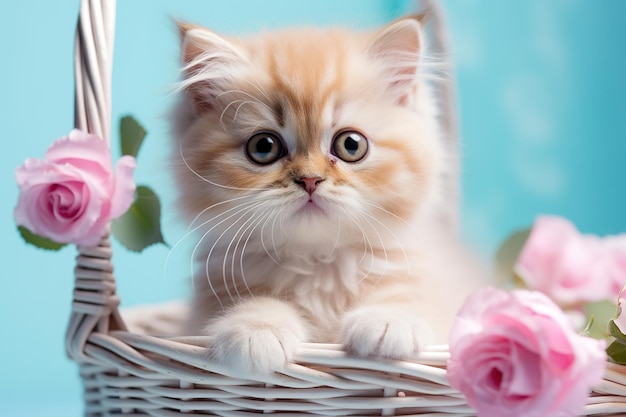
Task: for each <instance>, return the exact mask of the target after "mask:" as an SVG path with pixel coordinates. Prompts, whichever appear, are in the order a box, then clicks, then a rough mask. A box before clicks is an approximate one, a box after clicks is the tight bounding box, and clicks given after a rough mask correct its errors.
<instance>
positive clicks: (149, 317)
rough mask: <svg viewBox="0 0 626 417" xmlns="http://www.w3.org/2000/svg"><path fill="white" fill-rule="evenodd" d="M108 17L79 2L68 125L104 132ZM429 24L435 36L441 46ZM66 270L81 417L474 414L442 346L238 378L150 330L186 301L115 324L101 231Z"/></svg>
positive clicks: (329, 358) (166, 328) (623, 410)
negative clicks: (71, 270) (414, 354)
mask: <svg viewBox="0 0 626 417" xmlns="http://www.w3.org/2000/svg"><path fill="white" fill-rule="evenodd" d="M434 10H435V19H436V20H438V19H440V18H441V15H440V14H438V13H437V12H436V11H437V8H436V7H434ZM114 21H115V1H114V0H82V1H81V14H80V19H79V23H78V28H77V37H76V65H75V71H76V127H77V128H79V129H82V130H87V131H90V132H92V133H96V134H98V135H100V136H101V137H103V138H105V139H106V140H108V139H109V135H110V126H111V96H110V91H111V86H110V82H111V68H112V58H113V31H114ZM439 23H441V22H439ZM438 27H439V28H440V31H439V36H437V39H438V40H439V41H441V42H446V38H445V36H444V35H445V31H442V30H441V28H442V25H441V24H439V25H438ZM442 94H443V95H444V96H447V97H448V98H447V100H446V101H445V102H446V103H447V106H449V107H448V109H447V110H446V111H447V115H448V129H449V132H450V134H451V137H456V127H455V118H454V112H453V111H452V110H451V109H452V104H451V103H452V101H451V98H452V94H453V93H452V92H451V91H450V90H443V91H442ZM75 277H76V281H75V291H74V303H73V311H72V315H71V319H70V323H69V326H68V331H67V336H66V341H67V351H68V354H69V355H70V357H71V358H72V359H74V360H75V361H76V362H78V364H79V365H80V374H81V376H82V379H83V383H84V390H85V393H84V396H85V414H86V415H89V416H108V415H120V414H124V415H129V416H146V415H150V416H163V417H171V416H180V415H188V414H198V415H220V416H248V415H252V414H255V415H256V414H281V415H285V416H289V415H302V414H304V413H306V414H311V415H329V416H330V415H333V416H334V415H361V416H365V415H419V416H430V415H433V416H434V415H437V416H441V415H447V416H472V415H475V414H474V412H473V410H472V409H471V408H470V407H468V405H467V403H466V401H465V399H464V398H463V396H462V395H461V394H460V393H459V392H457V391H455V390H454V389H452V388H450V387H449V386H448V383H447V380H446V370H445V366H446V361H447V358H448V352H447V348H446V347H445V346H442V347H431V348H428V349H426V350H424V351H423V352H422V353H421V354H420V356H419V358H417V359H416V360H414V361H412V362H397V361H395V362H392V361H379V360H367V359H359V358H353V357H349V356H348V355H346V354H345V353H344V352H343V351H342V350H341V346H339V345H325V344H303V345H302V346H301V347H300V349H299V351H298V354H297V357H296V360H295V361H294V362H293V363H291V364H289V365H288V366H287V367H286V369H285V370H284V371H283V372H281V373H280V374H275V375H271V376H264V377H259V378H253V377H252V376H247V377H246V379H240V378H237V377H234V376H233V375H231V374H230V373H229V371H228V370H227V369H223V368H221V367H220V366H218V365H216V364H214V363H211V362H210V361H209V360H207V359H206V357H207V355H206V349H207V348H206V347H207V346H210V344H211V339H210V337H187V338H180V337H179V338H173V337H165V336H160V337H157V336H150V335H149V334H153V335H154V334H161V335H163V334H172V329H174V328H175V327H176V325H177V320H179V318H180V317H182V316H184V314H183V312H182V310H181V309H184V308H185V306H184V305H176V304H168V305H164V306H162V307H149V308H148V307H146V308H145V309H143V310H141V309H140V310H136V311H135V312H133V313H129V315H128V317H127V318H126V321H127V323H126V324H125V323H124V321H123V320H122V317H121V316H120V313H119V311H118V305H119V298H118V297H117V295H116V287H115V279H114V276H113V266H112V263H111V247H110V243H109V240H108V236H105V237H103V238H102V240H101V242H100V244H99V245H98V246H97V247H95V248H83V247H81V248H79V256H78V258H77V266H76V270H75ZM127 328H128V329H132V332H130V331H128V330H127ZM585 415H626V367H622V366H618V365H614V364H608V369H607V371H606V376H605V379H604V381H603V382H602V384H600V386H598V387H596V388H595V389H594V392H593V394H592V395H591V396H590V398H589V400H588V405H587V406H586V408H585Z"/></svg>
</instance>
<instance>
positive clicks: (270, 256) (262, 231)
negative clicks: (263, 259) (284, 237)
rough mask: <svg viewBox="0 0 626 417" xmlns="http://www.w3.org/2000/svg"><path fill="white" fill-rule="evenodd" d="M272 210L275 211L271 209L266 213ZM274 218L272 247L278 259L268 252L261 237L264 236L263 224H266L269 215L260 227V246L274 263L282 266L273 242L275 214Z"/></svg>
mask: <svg viewBox="0 0 626 417" xmlns="http://www.w3.org/2000/svg"><path fill="white" fill-rule="evenodd" d="M273 211H275V209H272V211H271V212H268V213H272V212H273ZM273 217H274V220H273V222H272V234H271V237H272V247H273V249H274V254H276V256H277V257H278V260H276V259H275V258H274V256H273V255H272V254H271V253H270V251H269V250H268V249H267V246H265V239H264V238H263V236H265V226H267V221H268V218H269V215H268V216H267V217H266V219H265V221H264V222H263V227H261V246H262V247H263V250H264V251H265V253H266V254H267V256H268V257H269V258H270V259H271V260H272V262H274V263H275V264H276V265H278V266H282V261H281V260H280V257H279V255H278V251H277V250H276V244H275V242H274V224H275V222H276V218H277V216H273Z"/></svg>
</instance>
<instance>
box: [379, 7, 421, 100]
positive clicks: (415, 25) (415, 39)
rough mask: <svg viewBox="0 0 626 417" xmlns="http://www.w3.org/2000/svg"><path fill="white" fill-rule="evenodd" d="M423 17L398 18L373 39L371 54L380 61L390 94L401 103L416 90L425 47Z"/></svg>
mask: <svg viewBox="0 0 626 417" xmlns="http://www.w3.org/2000/svg"><path fill="white" fill-rule="evenodd" d="M421 22H422V18H421V17H418V16H416V17H409V18H404V19H401V20H397V21H395V22H393V23H391V24H390V25H388V26H386V27H385V28H383V29H382V30H381V31H379V32H378V33H377V34H376V35H375V36H374V38H373V39H372V40H371V41H370V43H369V45H368V48H367V54H368V55H369V57H370V58H372V59H374V60H376V61H378V62H379V63H380V64H381V65H382V67H383V72H384V75H385V80H384V81H385V82H386V83H387V89H388V90H389V93H390V94H392V95H393V97H394V99H396V100H397V102H398V103H399V104H401V105H406V104H408V103H409V102H410V101H411V100H410V98H411V96H412V95H413V94H414V93H415V80H416V77H417V72H418V69H419V61H420V52H421V47H422V30H421V25H420V23H421Z"/></svg>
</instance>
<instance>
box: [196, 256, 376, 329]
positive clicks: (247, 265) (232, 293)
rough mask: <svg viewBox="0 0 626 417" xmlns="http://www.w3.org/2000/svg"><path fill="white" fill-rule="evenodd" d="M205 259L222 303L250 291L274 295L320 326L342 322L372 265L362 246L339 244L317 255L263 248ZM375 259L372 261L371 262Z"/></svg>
mask: <svg viewBox="0 0 626 417" xmlns="http://www.w3.org/2000/svg"><path fill="white" fill-rule="evenodd" d="M220 258H221V260H220V261H219V262H218V261H214V262H210V263H209V264H207V265H206V267H207V268H206V269H207V273H208V278H209V282H210V287H212V288H213V290H214V292H215V294H214V295H215V296H216V298H219V299H220V300H221V304H222V305H226V304H230V303H233V302H237V300H238V299H240V298H245V297H250V296H272V297H275V298H278V299H281V300H283V301H286V302H289V303H291V304H292V305H295V306H296V307H298V308H299V309H300V311H302V313H303V314H304V315H305V316H306V317H307V318H308V319H310V321H311V322H314V323H316V324H318V327H319V331H321V332H327V331H330V329H334V328H337V324H338V320H339V319H340V317H341V315H342V314H343V313H344V312H345V311H346V310H347V309H349V308H350V306H351V305H352V304H353V303H354V302H355V301H356V300H357V299H358V298H359V297H360V296H361V294H362V292H363V286H362V284H363V279H364V277H366V276H367V273H368V267H367V262H366V260H365V258H364V257H363V252H362V251H360V252H359V251H358V250H356V249H351V248H344V249H337V250H334V251H333V252H332V254H330V255H323V256H315V255H311V254H305V253H304V252H303V253H302V254H299V253H293V251H289V252H287V251H284V252H282V253H281V252H275V253H272V254H271V255H268V253H267V252H265V251H264V250H261V251H258V252H257V251H255V252H247V253H246V256H245V257H236V258H233V257H232V256H229V255H226V254H225V255H224V256H222V257H215V258H213V259H220ZM369 264H371V262H370V263H369Z"/></svg>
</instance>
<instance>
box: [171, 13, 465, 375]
mask: <svg viewBox="0 0 626 417" xmlns="http://www.w3.org/2000/svg"><path fill="white" fill-rule="evenodd" d="M179 30H180V33H181V38H182V59H183V80H182V83H181V91H182V93H181V96H182V97H181V101H180V103H179V105H178V106H177V108H176V116H175V121H174V129H173V131H174V136H175V139H176V147H177V153H178V151H180V152H179V155H178V156H179V157H178V159H177V167H176V174H177V181H178V185H179V189H180V205H181V208H182V210H183V212H184V214H185V215H186V216H187V217H188V219H189V220H190V221H191V222H192V226H193V227H194V228H196V229H197V232H198V239H199V241H198V244H197V246H196V247H195V250H194V256H195V257H196V258H197V259H198V260H199V267H198V273H197V274H196V277H195V287H194V289H195V298H194V302H193V304H192V311H193V313H192V317H190V319H189V322H188V328H187V329H186V330H187V331H188V332H192V333H195V334H198V333H206V334H209V335H211V346H209V352H210V354H211V356H212V359H214V360H217V361H219V362H221V363H223V364H225V365H228V366H231V367H233V369H237V370H240V371H241V372H271V371H274V370H278V369H280V368H281V367H283V366H284V365H285V363H287V362H288V361H290V360H291V359H292V358H293V355H294V353H295V350H296V348H297V346H298V344H299V343H300V342H304V341H313V342H338V343H343V344H344V346H345V348H346V350H348V351H349V352H352V353H353V354H356V355H362V356H375V357H387V358H400V359H403V358H411V357H413V356H414V355H415V354H416V353H417V352H418V351H419V349H420V347H421V346H423V345H424V344H428V343H432V342H445V341H446V335H447V332H448V329H449V326H450V322H451V319H452V317H453V316H454V314H455V312H456V310H457V308H458V306H459V304H460V302H461V300H462V299H463V298H464V297H465V295H466V294H467V293H468V292H469V291H470V289H471V288H473V287H474V286H475V285H476V283H477V281H476V280H475V279H473V278H472V276H471V275H472V274H473V273H472V272H470V270H471V269H468V268H472V267H471V266H470V265H471V262H466V259H465V256H464V255H463V251H462V250H461V249H460V247H459V245H458V244H457V242H456V236H455V232H454V230H453V229H454V227H452V226H451V225H450V222H446V221H445V218H446V214H447V213H449V212H450V211H451V207H450V206H454V205H455V204H456V199H455V198H454V196H451V195H450V194H449V193H447V192H446V190H447V189H448V188H447V187H446V183H445V181H446V178H450V177H454V176H455V175H456V173H455V171H454V170H455V167H454V164H455V161H454V160H453V159H452V158H450V157H449V156H450V153H449V152H448V150H447V149H446V146H445V139H444V138H443V137H442V135H441V133H440V128H439V126H438V120H437V109H436V105H435V102H434V100H433V99H432V97H431V95H430V93H429V86H428V84H427V83H426V82H425V81H424V80H423V79H422V78H423V77H421V74H423V71H422V70H423V68H422V66H423V65H422V64H421V57H422V55H423V49H424V40H423V30H422V27H421V23H420V21H419V19H414V18H406V19H401V20H399V21H396V22H394V23H392V24H390V25H388V26H387V27H385V28H383V29H381V30H379V31H378V32H376V33H373V34H363V33H354V32H350V31H347V30H341V29H327V30H318V29H299V30H284V31H280V32H276V33H266V34H260V35H257V36H254V37H251V38H248V39H234V38H225V37H222V36H219V35H217V34H215V33H213V32H211V31H209V30H207V29H205V28H202V27H198V26H194V25H189V24H179ZM452 211H454V207H452ZM472 271H473V270H472ZM207 323H208V324H207Z"/></svg>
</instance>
